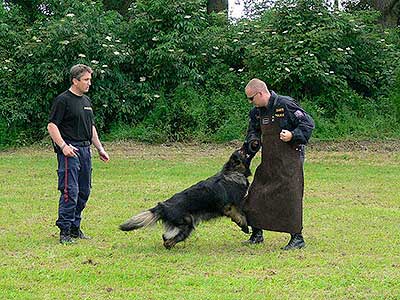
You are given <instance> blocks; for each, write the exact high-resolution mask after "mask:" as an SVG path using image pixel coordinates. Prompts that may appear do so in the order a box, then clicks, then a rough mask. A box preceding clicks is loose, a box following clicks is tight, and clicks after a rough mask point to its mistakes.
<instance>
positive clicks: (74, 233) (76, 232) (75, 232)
mask: <svg viewBox="0 0 400 300" xmlns="http://www.w3.org/2000/svg"><path fill="white" fill-rule="evenodd" d="M71 237H72V238H74V239H81V240H90V239H91V237H90V236H87V235H85V234H84V233H83V231H82V230H81V229H80V228H77V227H72V228H71Z"/></svg>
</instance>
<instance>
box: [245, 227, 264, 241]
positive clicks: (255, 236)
mask: <svg viewBox="0 0 400 300" xmlns="http://www.w3.org/2000/svg"><path fill="white" fill-rule="evenodd" d="M263 242H264V237H263V232H262V230H261V229H255V228H253V233H252V234H251V236H250V238H249V239H248V240H247V241H244V242H243V244H251V245H254V244H261V243H263Z"/></svg>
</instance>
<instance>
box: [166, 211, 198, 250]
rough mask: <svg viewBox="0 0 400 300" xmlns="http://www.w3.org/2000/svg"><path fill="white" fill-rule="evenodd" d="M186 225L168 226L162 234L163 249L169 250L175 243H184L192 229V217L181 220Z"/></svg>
mask: <svg viewBox="0 0 400 300" xmlns="http://www.w3.org/2000/svg"><path fill="white" fill-rule="evenodd" d="M183 220H184V222H185V223H186V224H183V225H179V226H172V225H170V224H169V225H168V227H167V231H166V232H165V233H164V234H163V240H164V247H165V248H167V249H171V248H172V247H173V246H175V245H176V244H177V243H179V242H182V241H184V240H185V239H186V238H187V237H188V236H189V235H190V233H191V232H192V231H193V229H194V223H195V222H194V218H193V216H192V215H190V216H186V217H185V218H183Z"/></svg>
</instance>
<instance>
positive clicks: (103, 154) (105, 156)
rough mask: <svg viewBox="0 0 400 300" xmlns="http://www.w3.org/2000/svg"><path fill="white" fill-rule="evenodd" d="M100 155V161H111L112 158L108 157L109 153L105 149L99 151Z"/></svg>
mask: <svg viewBox="0 0 400 300" xmlns="http://www.w3.org/2000/svg"><path fill="white" fill-rule="evenodd" d="M99 155H100V159H101V160H102V161H104V162H108V161H109V160H110V157H109V156H108V153H107V152H106V151H105V150H104V148H101V149H100V150H99Z"/></svg>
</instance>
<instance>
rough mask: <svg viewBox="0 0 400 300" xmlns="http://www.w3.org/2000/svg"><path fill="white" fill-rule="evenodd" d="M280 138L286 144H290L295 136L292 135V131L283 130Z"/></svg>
mask: <svg viewBox="0 0 400 300" xmlns="http://www.w3.org/2000/svg"><path fill="white" fill-rule="evenodd" d="M279 137H280V139H281V140H282V141H284V142H289V141H290V140H291V139H292V137H293V134H292V132H291V131H289V130H285V129H283V130H282V131H281V133H280V134H279Z"/></svg>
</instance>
